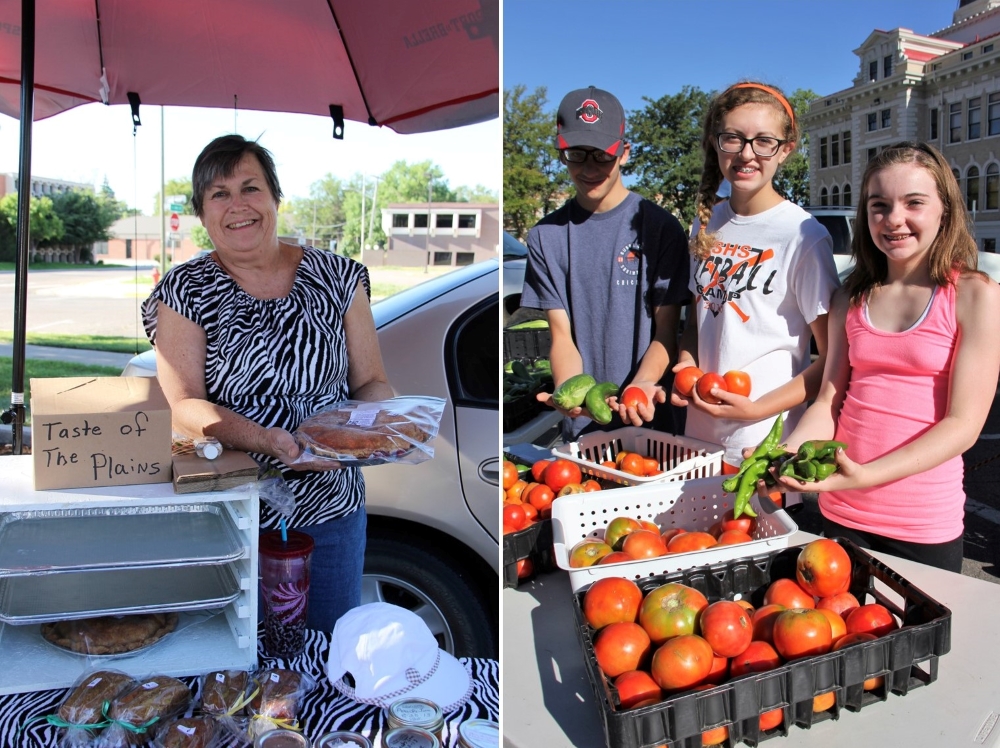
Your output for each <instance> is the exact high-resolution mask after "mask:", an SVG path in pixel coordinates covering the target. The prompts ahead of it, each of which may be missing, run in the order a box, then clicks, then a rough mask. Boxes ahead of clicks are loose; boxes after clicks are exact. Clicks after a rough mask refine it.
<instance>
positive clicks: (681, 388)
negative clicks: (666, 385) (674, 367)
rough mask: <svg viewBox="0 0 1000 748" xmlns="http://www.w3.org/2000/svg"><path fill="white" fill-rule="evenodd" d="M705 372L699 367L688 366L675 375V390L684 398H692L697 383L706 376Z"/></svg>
mask: <svg viewBox="0 0 1000 748" xmlns="http://www.w3.org/2000/svg"><path fill="white" fill-rule="evenodd" d="M704 374H705V372H703V371H702V370H701V369H699V368H698V367H697V366H688V367H687V368H685V369H681V370H680V371H679V372H677V373H676V374H674V389H675V390H677V391H678V392H679V393H680V394H681V395H683V396H684V397H691V393H692V392H693V391H694V386H695V383H696V382H697V381H698V380H699V379H701V377H702V376H704Z"/></svg>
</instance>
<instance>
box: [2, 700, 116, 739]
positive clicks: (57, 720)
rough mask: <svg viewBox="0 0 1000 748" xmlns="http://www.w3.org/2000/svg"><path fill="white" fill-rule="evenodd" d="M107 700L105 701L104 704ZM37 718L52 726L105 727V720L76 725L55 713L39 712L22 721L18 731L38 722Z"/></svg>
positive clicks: (106, 724)
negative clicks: (35, 715)
mask: <svg viewBox="0 0 1000 748" xmlns="http://www.w3.org/2000/svg"><path fill="white" fill-rule="evenodd" d="M106 703H107V702H105V704H106ZM39 720H45V721H46V722H47V723H48V724H50V725H52V726H53V727H65V728H75V729H78V730H100V729H101V728H103V727H107V726H108V723H107V722H94V723H91V724H87V725H78V724H75V723H73V722H67V721H66V720H64V719H62V718H61V717H59V715H57V714H40V715H38V716H37V717H30V718H28V719H26V720H25V721H24V724H22V725H21V726H20V727H18V728H17V731H18V733H20V732H21V730H24V729H25V728H26V727H27V726H28V725H30V724H31V723H32V722H38V721H39Z"/></svg>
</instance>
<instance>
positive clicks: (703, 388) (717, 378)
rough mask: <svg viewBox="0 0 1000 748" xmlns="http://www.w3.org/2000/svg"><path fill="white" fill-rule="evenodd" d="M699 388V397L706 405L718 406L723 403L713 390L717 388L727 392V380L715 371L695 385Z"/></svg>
mask: <svg viewBox="0 0 1000 748" xmlns="http://www.w3.org/2000/svg"><path fill="white" fill-rule="evenodd" d="M695 386H696V387H697V388H698V396H699V397H700V398H701V399H702V400H704V401H705V402H706V403H711V404H712V405H718V404H719V403H721V402H722V400H720V399H719V398H717V397H716V396H715V395H713V394H712V389H713V388H717V389H720V390H726V389H727V388H726V380H725V379H723V378H722V376H721V375H720V374H716V373H715V372H714V371H710V372H709V373H708V374H706V375H705V376H703V377H702V378H701V379H699V380H698V384H697V385H695Z"/></svg>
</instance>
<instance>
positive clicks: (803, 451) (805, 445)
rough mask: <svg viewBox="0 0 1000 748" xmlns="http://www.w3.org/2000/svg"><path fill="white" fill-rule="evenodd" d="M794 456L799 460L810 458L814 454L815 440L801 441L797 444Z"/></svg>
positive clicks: (803, 460)
mask: <svg viewBox="0 0 1000 748" xmlns="http://www.w3.org/2000/svg"><path fill="white" fill-rule="evenodd" d="M795 456H796V459H798V460H799V461H800V462H805V461H807V460H811V459H812V458H813V457H815V456H816V442H813V441H808V442H802V444H800V445H799V451H798V452H796V454H795Z"/></svg>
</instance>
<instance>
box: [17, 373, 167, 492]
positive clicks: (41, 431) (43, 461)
mask: <svg viewBox="0 0 1000 748" xmlns="http://www.w3.org/2000/svg"><path fill="white" fill-rule="evenodd" d="M170 449H171V428H170V405H169V404H168V403H167V398H166V397H165V396H164V394H163V391H162V390H161V389H160V384H159V382H157V381H156V379H155V378H153V377H65V378H58V379H32V380H31V453H32V459H33V462H34V472H35V489H36V490H44V489H52V488H90V487H97V486H127V485H133V484H137V483H168V482H170V480H171V454H170Z"/></svg>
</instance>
